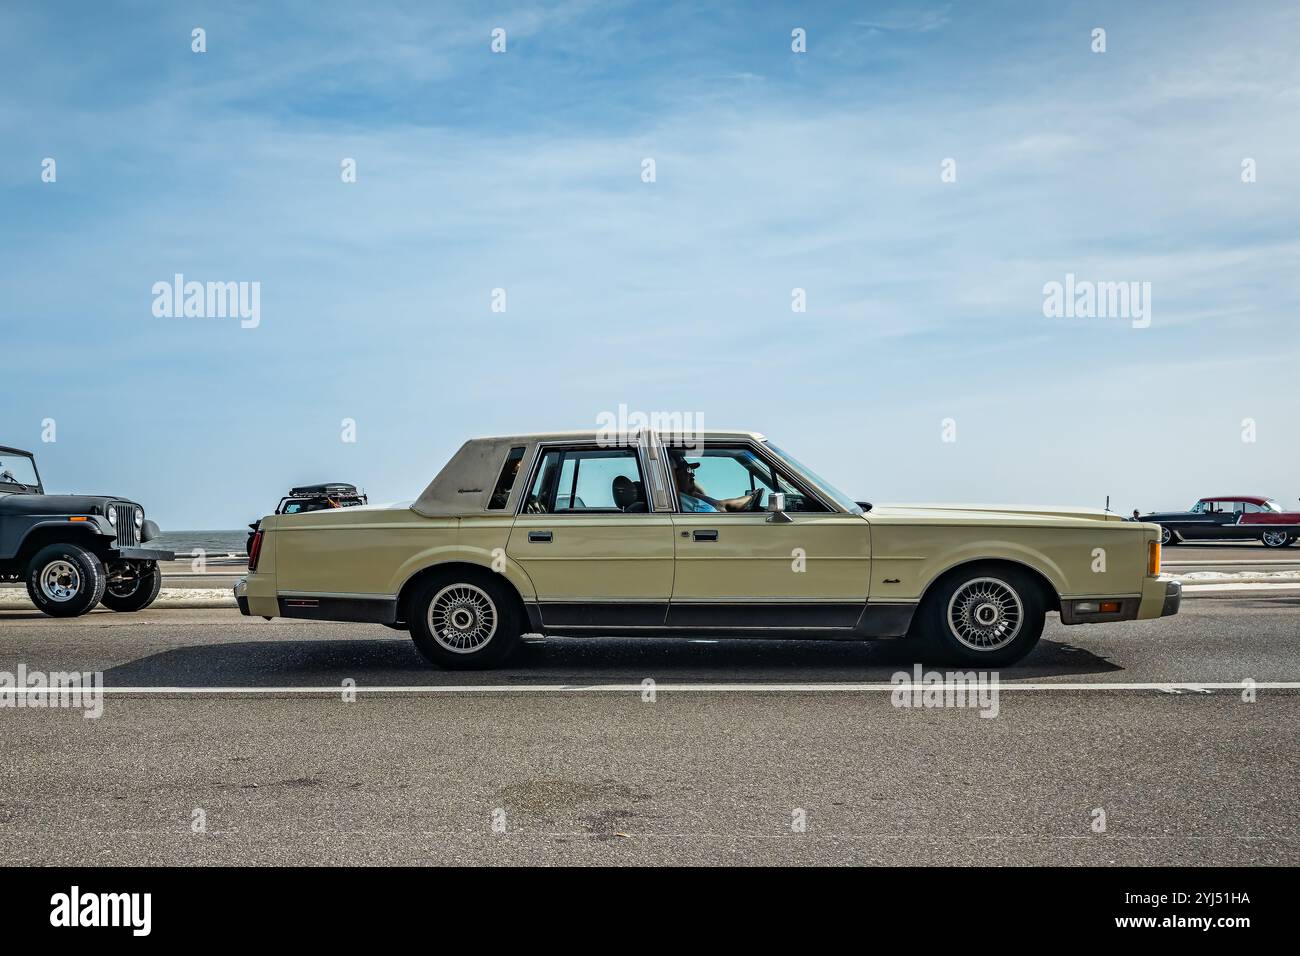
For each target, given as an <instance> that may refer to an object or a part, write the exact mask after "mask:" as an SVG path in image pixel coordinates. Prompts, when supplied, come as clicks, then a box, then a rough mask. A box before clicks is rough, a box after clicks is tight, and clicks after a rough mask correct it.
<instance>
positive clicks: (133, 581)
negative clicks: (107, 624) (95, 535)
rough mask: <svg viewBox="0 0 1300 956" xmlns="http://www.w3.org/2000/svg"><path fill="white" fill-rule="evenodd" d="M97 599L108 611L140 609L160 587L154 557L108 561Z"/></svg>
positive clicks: (149, 602)
mask: <svg viewBox="0 0 1300 956" xmlns="http://www.w3.org/2000/svg"><path fill="white" fill-rule="evenodd" d="M107 572H108V581H107V583H106V584H105V585H104V596H103V597H102V598H100V603H101V604H103V605H104V607H106V608H108V609H109V610H110V611H143V610H144V609H145V608H147V607H148V606H149V605H150V604H152V603H153V602H154V601H155V600H156V599H157V597H158V592H159V591H160V590H161V589H162V571H160V570H159V569H158V562H157V561H111V562H109V565H108V568H107Z"/></svg>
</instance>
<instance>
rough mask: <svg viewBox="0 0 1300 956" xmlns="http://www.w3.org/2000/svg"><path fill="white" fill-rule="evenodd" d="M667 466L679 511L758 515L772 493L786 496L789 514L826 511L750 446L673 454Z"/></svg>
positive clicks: (678, 451)
mask: <svg viewBox="0 0 1300 956" xmlns="http://www.w3.org/2000/svg"><path fill="white" fill-rule="evenodd" d="M669 463H670V465H671V467H672V471H673V480H674V483H675V484H676V486H677V502H678V508H679V509H680V510H681V511H686V512H709V511H720V512H737V511H758V510H762V509H763V508H764V507H765V506H766V504H767V500H768V496H769V495H771V494H772V493H773V492H781V493H782V494H784V495H785V496H786V504H785V507H786V511H826V507H825V506H824V505H823V504H822V503H821V502H820V501H818V500H817V499H816V498H813V497H810V496H806V495H804V493H803V492H802V491H800V490H799V488H798V486H796V485H795V484H794V483H793V482H792V481H791V480H790V479H789V478H788V477H786V476H785V475H784V474H782V473H781V472H780V470H778V469H776V468H774V467H773V466H771V465H769V464H768V463H767V462H766V461H765V460H763V459H762V458H760V457H759V456H758V455H756V454H755V453H754V451H753V449H751V448H750V447H749V446H747V445H731V446H721V445H720V446H709V447H707V448H703V449H699V450H697V451H691V450H686V449H672V450H670V451H669ZM755 499H757V502H756V501H755Z"/></svg>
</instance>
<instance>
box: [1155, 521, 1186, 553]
mask: <svg viewBox="0 0 1300 956" xmlns="http://www.w3.org/2000/svg"><path fill="white" fill-rule="evenodd" d="M1181 540H1182V539H1181V538H1179V537H1178V535H1176V534H1174V533H1173V532H1172V531H1170V530H1169V529H1168V528H1166V527H1165V526H1164V525H1161V526H1160V544H1161V545H1162V546H1164V547H1166V548H1167V547H1169V546H1170V545H1171V544H1178V543H1179V541H1181Z"/></svg>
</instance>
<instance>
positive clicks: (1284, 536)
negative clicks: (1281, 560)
mask: <svg viewBox="0 0 1300 956" xmlns="http://www.w3.org/2000/svg"><path fill="white" fill-rule="evenodd" d="M1259 539H1260V540H1261V541H1263V542H1264V547H1266V548H1285V547H1286V546H1287V545H1289V544H1290V543H1291V542H1292V541H1294V540H1295V538H1293V537H1291V535H1290V534H1288V533H1287V532H1285V531H1265V532H1264V533H1263V534H1262V535H1260V538H1259Z"/></svg>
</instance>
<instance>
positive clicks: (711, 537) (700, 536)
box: [691, 531, 718, 541]
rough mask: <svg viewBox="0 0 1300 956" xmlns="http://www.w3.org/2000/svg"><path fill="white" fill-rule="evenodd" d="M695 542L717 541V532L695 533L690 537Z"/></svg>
mask: <svg viewBox="0 0 1300 956" xmlns="http://www.w3.org/2000/svg"><path fill="white" fill-rule="evenodd" d="M691 537H693V538H694V539H695V540H696V541H717V540H718V532H716V531H696V532H695V533H694V534H693V535H691Z"/></svg>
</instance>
